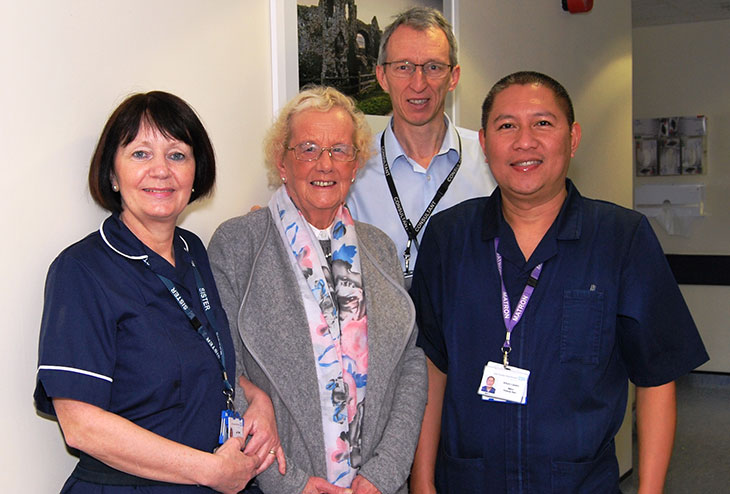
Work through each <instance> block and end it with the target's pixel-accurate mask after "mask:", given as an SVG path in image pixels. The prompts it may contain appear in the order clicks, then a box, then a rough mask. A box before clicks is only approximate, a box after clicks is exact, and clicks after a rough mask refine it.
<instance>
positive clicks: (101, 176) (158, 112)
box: [89, 91, 215, 213]
mask: <svg viewBox="0 0 730 494" xmlns="http://www.w3.org/2000/svg"><path fill="white" fill-rule="evenodd" d="M142 123H145V124H147V125H149V126H150V127H151V128H153V129H156V130H157V131H159V132H160V133H161V134H162V135H163V136H165V137H166V138H168V139H177V140H178V141H182V142H184V143H185V144H187V145H188V146H190V147H191V148H193V155H194V157H195V180H194V182H193V189H194V192H193V193H192V194H191V196H190V202H193V201H195V200H197V199H198V198H199V197H204V196H207V195H208V194H210V192H211V191H212V190H213V185H215V154H214V152H213V145H212V144H211V143H210V139H209V138H208V133H207V132H206V131H205V128H204V127H203V124H202V123H201V122H200V119H199V118H198V116H197V115H196V114H195V111H193V109H192V108H190V106H189V105H188V104H187V103H186V102H185V101H183V100H182V99H180V98H178V97H177V96H175V95H173V94H170V93H165V92H163V91H151V92H149V93H140V94H133V95H132V96H130V97H128V98H127V99H125V100H124V101H123V102H122V104H121V105H119V106H118V107H117V109H116V110H114V113H112V114H111V116H110V117H109V120H108V121H107V122H106V125H105V126H104V130H103V131H102V132H101V137H99V142H98V144H97V145H96V150H95V151H94V155H93V156H92V158H91V166H90V167H89V192H90V193H91V197H93V198H94V201H96V203H97V204H99V205H100V206H101V207H103V208H104V209H106V210H108V211H112V212H115V213H120V212H121V211H122V200H121V195H120V194H119V192H114V191H113V190H112V184H111V176H112V173H113V172H114V159H115V157H116V154H117V150H118V149H119V147H120V146H126V145H127V144H129V143H130V142H132V141H133V140H134V139H135V138H136V137H137V132H138V131H139V128H140V126H141V124H142Z"/></svg>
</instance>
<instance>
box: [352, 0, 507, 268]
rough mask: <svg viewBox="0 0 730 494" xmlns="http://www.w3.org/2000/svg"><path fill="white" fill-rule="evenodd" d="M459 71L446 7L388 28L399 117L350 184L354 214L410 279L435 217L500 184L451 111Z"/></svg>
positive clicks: (381, 71)
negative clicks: (381, 238)
mask: <svg viewBox="0 0 730 494" xmlns="http://www.w3.org/2000/svg"><path fill="white" fill-rule="evenodd" d="M460 73H461V67H459V65H458V63H457V58H456V39H455V38H454V35H453V32H452V30H451V26H450V25H449V23H448V22H447V21H446V19H444V17H443V15H442V14H441V13H440V12H439V11H437V10H435V9H431V8H427V7H414V8H411V9H409V10H407V11H405V12H403V13H402V14H400V15H399V16H398V17H397V18H396V20H395V21H394V22H393V23H392V24H391V25H390V26H388V27H387V28H386V29H385V31H384V32H383V36H382V39H381V43H380V54H379V56H378V66H377V68H376V75H377V77H378V82H379V83H380V85H381V86H382V88H383V89H384V90H385V91H387V92H388V94H389V95H390V99H391V102H392V104H393V116H392V118H391V120H390V123H389V124H388V126H387V127H386V129H385V130H384V131H383V132H381V133H379V134H378V135H377V136H376V137H375V141H374V143H373V146H374V149H376V150H377V152H376V153H375V154H374V156H373V157H372V158H371V159H370V160H369V161H368V162H367V163H366V164H365V166H364V167H363V169H362V170H361V172H360V174H359V176H358V178H357V180H356V181H355V183H354V184H353V186H352V187H351V188H350V194H349V196H348V199H347V205H348V206H349V208H350V211H351V213H352V215H353V217H354V218H355V219H357V220H359V221H363V222H365V223H371V224H373V225H375V226H377V227H378V228H380V229H381V230H383V231H384V232H385V233H387V234H388V236H390V238H391V239H393V241H394V242H395V245H396V247H397V248H398V251H399V252H401V253H402V254H403V258H402V259H401V264H402V267H403V270H404V273H405V274H406V278H407V279H408V278H410V274H411V272H412V270H413V267H414V265H415V261H416V256H417V253H418V242H419V241H420V239H421V237H422V235H423V231H424V227H425V225H426V222H427V221H428V218H429V216H430V214H432V213H434V212H437V211H440V210H442V209H446V208H449V207H451V206H453V205H455V204H458V203H460V202H462V201H464V200H466V199H470V198H472V197H478V196H485V195H489V194H490V193H491V192H492V190H494V188H495V186H496V184H495V182H494V179H493V178H492V175H491V172H490V171H489V167H488V166H487V164H486V163H485V160H484V154H483V152H482V150H481V147H480V145H479V139H478V135H477V133H476V132H475V131H472V130H467V129H460V128H457V127H456V126H454V125H453V124H452V123H451V121H450V119H449V117H448V116H447V115H446V114H445V113H444V106H445V101H446V95H447V94H448V93H449V92H450V91H453V90H454V88H455V87H456V84H457V83H458V81H459V76H460ZM389 179H392V180H390V183H389ZM409 240H410V241H409ZM408 281H410V280H408Z"/></svg>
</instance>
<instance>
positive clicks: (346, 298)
mask: <svg viewBox="0 0 730 494" xmlns="http://www.w3.org/2000/svg"><path fill="white" fill-rule="evenodd" d="M269 209H270V210H271V214H272V215H273V217H274V223H275V224H276V225H277V228H278V230H279V233H280V234H281V237H282V239H283V240H284V243H285V244H286V245H287V246H288V247H289V251H290V252H291V254H292V255H291V256H290V261H291V264H292V268H293V269H294V270H295V272H298V273H300V274H301V276H297V280H298V282H299V290H300V292H301V295H302V300H303V301H304V308H305V312H306V314H307V320H308V321H309V334H310V336H311V338H312V347H313V349H314V363H315V365H316V369H317V379H318V381H319V396H320V409H321V410H322V428H323V431H324V443H325V444H324V446H325V451H326V453H327V480H328V481H329V482H330V483H332V484H334V485H337V486H340V487H350V484H351V483H352V481H353V479H354V478H355V476H356V475H357V473H358V470H359V468H360V465H361V461H362V459H361V454H360V448H361V441H362V433H361V431H362V427H361V425H362V417H363V412H364V404H365V401H364V400H365V388H366V384H367V373H368V344H367V341H368V337H367V334H368V329H367V328H368V323H367V311H366V308H365V307H366V306H365V294H364V291H363V283H362V271H361V268H360V251H359V246H358V243H357V235H356V233H355V224H354V222H353V220H352V217H351V216H350V212H349V211H348V210H347V208H346V207H345V206H344V205H343V206H340V207H339V209H338V210H337V213H336V215H335V219H334V222H333V224H332V227H331V229H330V230H331V252H332V258H331V262H330V263H329V265H328V262H327V259H326V257H325V254H324V252H323V251H322V247H321V246H320V243H319V241H318V240H317V239H316V238H315V237H314V233H313V231H312V229H311V228H310V226H309V224H308V223H307V221H306V220H305V219H304V217H303V216H302V214H301V212H300V211H299V210H298V209H297V208H296V206H295V205H294V203H293V202H292V200H291V198H290V197H289V195H288V194H287V192H286V189H285V187H284V186H281V187H279V189H278V190H277V191H276V192H275V193H274V195H273V196H272V198H271V200H270V201H269Z"/></svg>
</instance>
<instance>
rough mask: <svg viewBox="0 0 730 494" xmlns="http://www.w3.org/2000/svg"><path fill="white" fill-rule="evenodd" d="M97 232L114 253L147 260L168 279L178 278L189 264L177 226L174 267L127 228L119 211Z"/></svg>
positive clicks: (140, 260) (189, 258)
mask: <svg viewBox="0 0 730 494" xmlns="http://www.w3.org/2000/svg"><path fill="white" fill-rule="evenodd" d="M99 233H100V234H101V236H102V239H103V241H104V243H105V245H106V246H107V247H108V248H109V249H111V250H112V251H114V252H115V253H116V254H118V255H120V256H122V257H126V258H127V259H130V260H133V261H137V262H144V260H147V262H148V263H149V266H150V268H152V270H153V271H154V272H156V273H160V274H162V275H164V276H167V277H168V278H170V279H175V278H178V277H179V276H180V275H182V274H184V273H185V272H186V271H187V269H188V268H189V266H190V260H191V257H190V253H189V247H188V245H187V242H186V241H185V240H184V239H183V237H182V236H181V234H180V233H181V231H180V229H179V228H177V227H175V237H174V239H173V247H174V249H175V259H177V260H178V261H177V262H176V263H175V267H173V266H171V265H170V263H169V262H167V261H166V260H165V259H163V258H162V256H160V255H159V254H157V253H156V252H155V251H153V250H152V249H150V248H149V247H147V246H146V245H145V244H144V243H142V241H141V240H140V239H138V238H137V237H136V236H135V235H134V233H132V231H131V230H130V229H129V228H127V225H125V224H124V222H123V221H122V219H121V218H120V216H119V213H112V215H111V216H109V217H108V218H107V219H105V220H104V221H103V222H102V224H101V226H100V227H99Z"/></svg>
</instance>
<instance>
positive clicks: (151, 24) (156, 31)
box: [0, 0, 631, 494]
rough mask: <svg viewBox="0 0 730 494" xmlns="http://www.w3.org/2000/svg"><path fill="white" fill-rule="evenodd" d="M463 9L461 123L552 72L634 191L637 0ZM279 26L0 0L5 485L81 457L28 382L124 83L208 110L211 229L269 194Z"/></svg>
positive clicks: (608, 167)
mask: <svg viewBox="0 0 730 494" xmlns="http://www.w3.org/2000/svg"><path fill="white" fill-rule="evenodd" d="M288 1H289V0H287V2H288ZM277 3H278V2H277ZM292 4H293V2H292ZM458 12H459V13H458V16H459V18H458V19H457V20H456V21H457V22H456V23H457V28H458V29H459V33H460V42H461V63H462V66H463V68H464V70H463V77H462V82H461V84H460V88H459V90H458V91H459V95H458V103H459V105H460V107H459V111H460V113H459V115H460V118H459V123H460V124H461V125H464V126H468V127H473V128H476V127H477V126H478V120H479V106H480V105H481V101H482V99H483V97H484V95H485V93H486V91H487V89H488V88H489V86H491V84H492V83H493V82H495V81H496V80H497V79H498V78H499V77H501V76H502V75H505V74H507V73H509V72H511V71H514V70H518V69H536V70H541V71H544V72H547V73H548V74H551V75H553V76H554V77H556V78H557V79H558V80H560V81H561V82H562V83H564V84H565V86H566V87H567V88H568V90H569V91H570V93H571V94H572V96H573V98H574V100H575V104H576V111H577V116H578V120H579V121H580V122H581V123H582V124H583V128H584V140H583V143H582V145H581V149H580V150H579V152H578V155H577V157H576V159H575V160H574V164H573V169H572V172H571V176H572V177H573V178H574V179H575V180H576V182H577V184H578V186H579V187H580V188H581V191H583V192H584V193H585V194H586V195H589V196H596V197H602V198H606V199H610V200H613V201H616V202H619V203H621V204H625V205H630V204H631V172H630V169H631V154H630V153H631V144H630V143H631V130H630V120H631V82H630V81H631V31H630V3H629V0H616V1H614V2H611V4H610V5H607V4H606V2H604V3H600V2H597V4H596V6H595V8H594V10H593V12H592V13H590V14H587V15H569V14H567V13H564V12H563V11H562V10H561V9H560V4H559V2H557V1H554V2H534V1H531V0H530V1H528V0H513V1H510V2H505V1H503V0H488V1H486V0H485V1H480V2H471V1H462V2H460V3H459V10H458ZM268 26H269V10H268V2H265V1H263V0H261V1H255V2H254V1H250V0H249V1H239V0H217V1H216V2H214V3H211V2H200V1H199V0H157V1H155V2H145V1H142V0H127V1H126V2H98V1H96V0H67V1H65V2H47V1H46V2H43V1H40V0H26V1H24V2H15V1H12V0H0V50H2V51H0V57H1V58H0V67H2V90H0V149H2V150H3V152H2V169H3V180H2V182H1V183H0V187H2V193H0V204H1V205H2V210H3V214H2V216H1V217H0V218H1V219H0V221H2V224H1V226H2V229H1V231H3V232H6V233H5V242H3V246H2V251H1V258H2V261H0V262H2V273H3V281H4V283H3V286H2V295H1V296H2V300H4V301H5V304H4V309H5V314H6V316H5V318H4V321H3V322H4V324H3V325H2V329H1V330H0V331H2V333H0V334H2V336H3V338H4V341H5V344H4V345H3V348H4V350H3V351H2V358H0V362H1V363H0V371H2V375H3V376H4V377H5V379H4V383H5V384H4V385H3V396H4V399H3V403H4V406H3V407H0V410H1V411H0V414H2V415H0V424H1V425H0V426H1V427H2V429H0V433H2V437H3V444H4V446H2V448H1V449H0V463H2V465H3V471H4V474H3V476H2V479H1V480H0V490H1V491H3V492H26V493H30V494H35V493H39V494H40V493H47V492H57V491H58V490H59V487H60V485H61V484H62V482H63V480H64V479H65V478H66V476H67V475H68V473H69V472H70V471H71V469H72V467H73V464H74V459H73V458H72V457H71V456H69V455H67V454H66V452H65V450H64V447H63V441H62V438H61V437H60V434H59V431H58V427H57V426H56V424H55V423H54V422H52V421H49V420H45V419H40V418H38V417H37V416H36V414H35V411H34V408H33V401H32V396H31V395H32V391H33V387H34V383H35V381H34V379H35V367H36V351H37V345H38V327H39V321H40V314H41V307H42V297H43V283H44V279H45V274H46V270H47V268H48V265H49V264H50V262H51V261H52V260H53V258H54V257H55V256H56V255H57V254H58V252H59V251H60V250H61V249H63V248H64V247H65V246H67V245H68V244H70V243H71V242H73V241H75V240H77V239H79V238H81V237H82V236H83V235H85V234H86V233H88V232H90V231H92V230H94V229H95V228H96V227H97V225H98V224H99V222H100V220H101V219H102V218H103V217H104V216H105V214H104V212H103V211H101V210H100V209H98V208H97V207H96V206H94V205H93V203H91V201H90V199H89V197H88V192H87V190H86V182H85V175H86V170H87V166H88V159H89V156H90V154H91V152H92V149H93V146H94V144H95V141H96V139H97V137H98V134H99V132H100V130H101V127H102V125H103V123H104V121H105V119H106V117H107V116H108V114H109V113H110V112H111V111H112V110H113V108H114V107H115V106H116V104H118V103H119V102H120V101H121V100H122V99H123V98H124V96H125V95H127V94H128V93H130V92H133V91H147V90H151V89H157V88H159V89H164V90H168V91H172V92H174V93H177V94H179V95H180V96H182V97H183V98H185V99H186V100H187V101H189V102H190V103H191V104H192V105H193V106H194V107H195V108H196V109H197V111H198V112H199V113H200V115H201V117H202V119H203V121H204V123H205V124H206V127H207V128H208V130H209V132H210V134H211V136H212V139H213V143H214V146H215V148H216V152H217V156H218V161H219V165H220V167H219V180H218V186H217V191H216V194H215V196H214V198H213V199H211V200H208V201H206V202H204V203H202V204H200V205H198V206H196V207H194V208H191V209H192V210H191V211H190V212H189V213H186V215H185V218H184V219H183V226H185V227H187V228H189V229H192V230H194V231H196V232H197V233H198V234H199V235H200V236H201V237H202V238H203V240H204V241H206V242H207V240H208V239H209V237H210V235H211V233H212V232H213V230H214V228H215V227H216V226H217V225H218V224H219V223H220V222H221V221H222V220H224V219H225V218H228V217H230V216H233V215H235V214H238V213H239V212H241V211H245V210H247V209H248V208H249V207H250V205H252V204H256V203H259V204H260V203H263V202H264V201H266V199H267V197H268V194H269V192H268V190H267V189H266V188H265V179H264V172H263V169H262V168H261V151H260V147H261V146H260V142H261V138H262V136H263V132H264V130H265V129H266V127H267V126H268V124H269V123H270V121H271V107H272V94H271V90H270V85H271V81H270V71H271V61H270V55H269V44H270V38H269V36H270V32H269V27H268ZM619 448H621V446H619ZM629 462H630V456H629ZM623 463H625V460H622V471H623V470H624V467H623Z"/></svg>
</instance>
